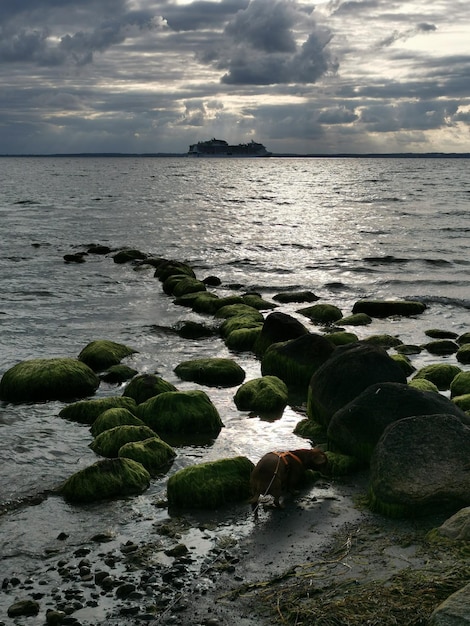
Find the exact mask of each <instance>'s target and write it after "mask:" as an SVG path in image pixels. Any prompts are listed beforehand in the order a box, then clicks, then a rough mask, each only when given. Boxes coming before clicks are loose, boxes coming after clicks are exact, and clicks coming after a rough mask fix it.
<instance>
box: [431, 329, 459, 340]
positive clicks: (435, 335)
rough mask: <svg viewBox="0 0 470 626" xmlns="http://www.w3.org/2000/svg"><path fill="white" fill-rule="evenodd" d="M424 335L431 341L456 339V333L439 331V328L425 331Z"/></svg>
mask: <svg viewBox="0 0 470 626" xmlns="http://www.w3.org/2000/svg"><path fill="white" fill-rule="evenodd" d="M424 334H425V335H426V337H431V339H457V336H458V335H457V333H454V332H453V331H450V330H441V329H440V328H430V329H429V330H425V331H424Z"/></svg>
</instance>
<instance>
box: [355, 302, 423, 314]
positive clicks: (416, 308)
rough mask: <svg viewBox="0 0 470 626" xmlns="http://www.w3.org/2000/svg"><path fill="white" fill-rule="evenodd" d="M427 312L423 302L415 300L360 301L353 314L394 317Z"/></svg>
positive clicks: (356, 304)
mask: <svg viewBox="0 0 470 626" xmlns="http://www.w3.org/2000/svg"><path fill="white" fill-rule="evenodd" d="M425 310H426V305H425V304H424V303H423V302H418V301H415V300H359V301H358V302H356V303H355V304H354V306H353V309H352V312H353V313H366V315H369V316H370V317H378V318H384V317H393V316H405V317H408V316H411V315H420V314H421V313H424V311H425Z"/></svg>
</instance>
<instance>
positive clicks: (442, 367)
mask: <svg viewBox="0 0 470 626" xmlns="http://www.w3.org/2000/svg"><path fill="white" fill-rule="evenodd" d="M461 371H462V370H461V369H460V367H458V365H452V364H451V363H433V364H432V365H425V366H424V367H422V368H421V369H420V370H418V371H417V372H416V374H415V375H414V377H413V380H415V379H416V378H418V379H419V378H425V379H426V380H430V381H431V382H432V383H434V384H435V385H436V387H437V388H438V389H439V390H440V391H446V390H447V389H449V388H450V385H451V383H452V381H453V380H454V378H455V377H456V376H457V374H459V373H460V372H461Z"/></svg>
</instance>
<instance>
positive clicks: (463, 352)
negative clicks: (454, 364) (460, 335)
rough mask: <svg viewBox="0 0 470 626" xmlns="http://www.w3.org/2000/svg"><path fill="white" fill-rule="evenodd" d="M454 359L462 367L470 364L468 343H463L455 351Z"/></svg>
mask: <svg viewBox="0 0 470 626" xmlns="http://www.w3.org/2000/svg"><path fill="white" fill-rule="evenodd" d="M456 358H457V361H458V362H459V363H462V364H463V365H468V364H469V363H470V343H464V344H463V345H461V346H460V348H459V349H458V350H457V354H456Z"/></svg>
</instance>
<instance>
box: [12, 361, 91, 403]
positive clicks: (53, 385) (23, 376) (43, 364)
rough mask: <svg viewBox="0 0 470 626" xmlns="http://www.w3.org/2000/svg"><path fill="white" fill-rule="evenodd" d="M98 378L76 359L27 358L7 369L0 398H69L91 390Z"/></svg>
mask: <svg viewBox="0 0 470 626" xmlns="http://www.w3.org/2000/svg"><path fill="white" fill-rule="evenodd" d="M99 384H100V379H99V378H98V376H97V375H96V374H95V373H94V372H93V370H92V369H91V368H90V367H88V365H86V364H85V363H81V362H80V361H78V360H77V359H70V358H55V359H31V360H29V361H22V362H20V363H17V364H16V365H14V366H13V367H11V368H10V369H9V370H7V371H6V372H5V373H4V374H3V377H2V379H1V381H0V400H5V401H6V402H47V401H49V400H62V401H67V400H72V399H75V398H83V397H85V396H90V395H93V394H94V393H95V391H96V390H97V389H98V387H99Z"/></svg>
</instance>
